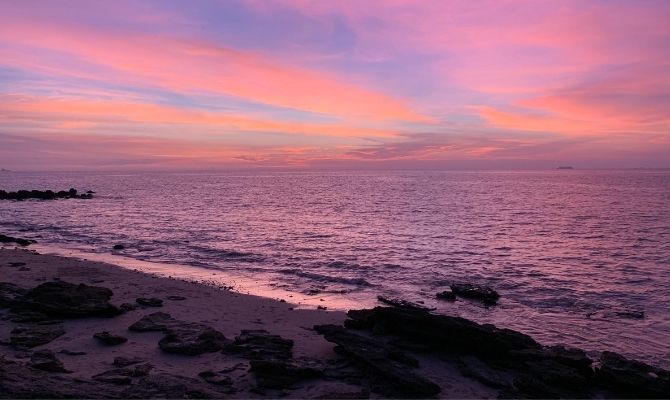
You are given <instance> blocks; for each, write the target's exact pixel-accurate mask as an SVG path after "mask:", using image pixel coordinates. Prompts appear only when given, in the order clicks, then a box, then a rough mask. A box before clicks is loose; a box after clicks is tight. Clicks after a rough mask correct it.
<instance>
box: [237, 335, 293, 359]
mask: <svg viewBox="0 0 670 400" xmlns="http://www.w3.org/2000/svg"><path fill="white" fill-rule="evenodd" d="M292 349H293V341H292V340H290V339H284V338H282V337H281V336H278V335H272V334H270V333H269V332H268V331H266V330H252V329H244V330H242V332H241V334H240V335H239V336H237V337H236V338H235V341H234V342H233V343H230V344H228V345H227V346H226V348H225V351H226V352H228V353H235V354H240V355H242V356H243V357H245V358H249V359H251V360H287V359H289V358H291V357H293V351H292Z"/></svg>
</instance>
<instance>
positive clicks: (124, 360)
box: [112, 357, 144, 368]
mask: <svg viewBox="0 0 670 400" xmlns="http://www.w3.org/2000/svg"><path fill="white" fill-rule="evenodd" d="M141 362H144V359H142V358H139V357H116V358H115V359H114V362H113V363H112V365H114V366H115V367H118V368H123V367H127V366H129V365H134V364H139V363H141Z"/></svg>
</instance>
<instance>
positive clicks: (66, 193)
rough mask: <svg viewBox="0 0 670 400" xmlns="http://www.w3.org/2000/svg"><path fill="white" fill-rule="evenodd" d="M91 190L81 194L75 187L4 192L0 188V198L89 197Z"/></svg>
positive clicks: (47, 198) (91, 195) (53, 198)
mask: <svg viewBox="0 0 670 400" xmlns="http://www.w3.org/2000/svg"><path fill="white" fill-rule="evenodd" d="M92 193H93V192H91V191H88V192H86V193H83V194H77V189H70V190H60V191H58V192H54V191H53V190H19V191H16V192H6V191H4V190H0V200H18V201H22V200H28V199H37V200H56V199H91V198H93V194H92Z"/></svg>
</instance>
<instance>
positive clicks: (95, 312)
mask: <svg viewBox="0 0 670 400" xmlns="http://www.w3.org/2000/svg"><path fill="white" fill-rule="evenodd" d="M112 295H113V292H112V291H111V290H109V289H107V288H104V287H99V286H88V285H85V284H83V283H82V284H79V285H75V284H73V283H68V282H63V281H55V282H46V283H43V284H41V285H39V286H37V287H35V288H33V289H31V290H29V291H28V292H27V293H26V295H25V296H24V297H23V299H22V300H21V301H20V302H19V303H17V304H15V306H14V308H15V309H19V310H30V311H38V312H41V313H44V314H46V315H48V316H56V317H64V318H79V317H112V316H115V315H118V314H120V313H121V311H120V310H119V309H118V308H117V307H116V306H114V305H112V304H110V303H109V299H110V298H111V297H112Z"/></svg>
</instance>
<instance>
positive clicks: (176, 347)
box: [158, 323, 227, 356]
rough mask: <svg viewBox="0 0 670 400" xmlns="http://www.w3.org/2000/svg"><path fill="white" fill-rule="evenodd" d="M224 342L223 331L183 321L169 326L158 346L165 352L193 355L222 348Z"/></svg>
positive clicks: (225, 342) (225, 341)
mask: <svg viewBox="0 0 670 400" xmlns="http://www.w3.org/2000/svg"><path fill="white" fill-rule="evenodd" d="M226 344H227V340H226V337H225V336H224V335H223V333H221V332H219V331H217V330H215V329H213V328H211V327H209V326H207V325H203V324H198V323H183V324H181V325H178V326H172V327H170V328H169V329H168V330H167V331H166V335H165V337H163V339H161V340H160V341H159V342H158V347H160V348H161V349H162V350H163V351H165V352H167V353H177V354H184V355H189V356H195V355H199V354H203V353H213V352H215V351H219V350H222V349H223V348H224V347H225V345H226Z"/></svg>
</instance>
